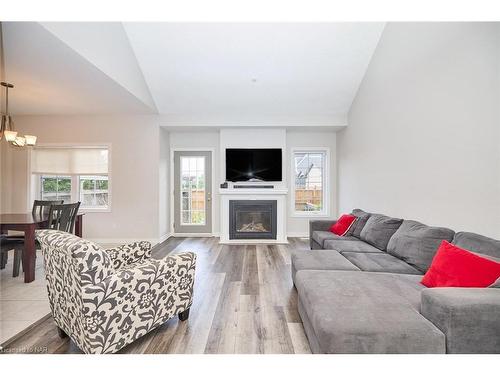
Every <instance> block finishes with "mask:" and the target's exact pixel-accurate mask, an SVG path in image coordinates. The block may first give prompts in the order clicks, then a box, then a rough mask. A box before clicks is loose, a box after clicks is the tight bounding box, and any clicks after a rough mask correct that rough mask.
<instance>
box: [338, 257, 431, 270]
mask: <svg viewBox="0 0 500 375" xmlns="http://www.w3.org/2000/svg"><path fill="white" fill-rule="evenodd" d="M342 255H343V256H345V257H346V258H347V259H348V260H349V261H350V262H351V263H353V264H354V265H355V266H357V267H358V268H359V269H360V270H361V271H368V272H390V273H403V274H408V275H421V274H422V272H420V271H419V270H417V269H416V268H413V267H412V266H410V265H409V264H407V263H405V262H403V261H402V260H401V259H398V258H396V257H394V256H392V255H389V254H386V253H382V252H380V253H350V252H343V253H342Z"/></svg>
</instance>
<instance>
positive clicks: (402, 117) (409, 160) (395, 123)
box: [338, 23, 500, 238]
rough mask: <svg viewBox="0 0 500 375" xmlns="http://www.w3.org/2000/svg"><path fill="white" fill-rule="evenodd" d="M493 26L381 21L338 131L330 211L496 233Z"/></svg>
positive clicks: (499, 163)
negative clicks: (335, 199)
mask: <svg viewBox="0 0 500 375" xmlns="http://www.w3.org/2000/svg"><path fill="white" fill-rule="evenodd" d="M499 25H500V24H498V23H497V24H494V23H391V24H388V25H387V26H386V29H385V31H384V33H383V35H382V37H381V39H380V42H379V45H378V47H377V49H376V51H375V54H374V55H373V58H372V61H371V63H370V66H369V68H368V70H367V73H366V75H365V78H364V80H363V82H362V84H361V86H360V89H359V91H358V94H357V96H356V98H355V100H354V103H353V105H352V107H351V110H350V113H349V125H348V127H347V129H346V130H343V131H341V132H339V133H338V157H339V161H338V162H339V211H341V212H345V211H349V210H351V209H352V208H354V207H360V208H363V209H366V210H368V211H375V212H382V213H386V214H388V215H393V216H400V217H403V218H412V219H417V220H421V221H423V222H424V223H427V224H430V225H442V226H448V227H451V228H452V229H455V230H469V231H475V232H478V233H482V234H484V235H489V236H494V237H497V238H500V51H499V48H500V26H499Z"/></svg>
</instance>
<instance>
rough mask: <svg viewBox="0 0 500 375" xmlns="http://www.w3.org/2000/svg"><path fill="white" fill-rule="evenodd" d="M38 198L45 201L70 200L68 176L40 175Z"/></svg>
mask: <svg viewBox="0 0 500 375" xmlns="http://www.w3.org/2000/svg"><path fill="white" fill-rule="evenodd" d="M40 199H42V200H47V201H55V200H63V201H64V203H70V202H71V177H70V176H40Z"/></svg>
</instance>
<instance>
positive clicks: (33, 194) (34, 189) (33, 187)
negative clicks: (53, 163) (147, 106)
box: [26, 143, 113, 213]
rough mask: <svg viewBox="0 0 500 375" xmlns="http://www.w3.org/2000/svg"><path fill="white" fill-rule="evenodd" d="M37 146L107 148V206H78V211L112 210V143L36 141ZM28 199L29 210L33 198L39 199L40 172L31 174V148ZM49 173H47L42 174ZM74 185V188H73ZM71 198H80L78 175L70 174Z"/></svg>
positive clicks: (106, 211) (76, 199)
mask: <svg viewBox="0 0 500 375" xmlns="http://www.w3.org/2000/svg"><path fill="white" fill-rule="evenodd" d="M37 148H106V149H107V150H108V173H107V176H108V206H107V207H102V208H100V207H80V209H79V212H82V213H85V212H92V213H94V212H96V213H97V212H102V213H108V212H112V196H113V194H112V191H113V182H112V180H113V178H112V159H113V158H112V154H113V150H112V145H111V143H37V145H36V146H35V149H37ZM28 166H29V168H28V177H29V178H28V181H29V185H30V186H29V189H28V201H27V202H26V206H27V208H28V209H29V210H30V211H31V206H32V205H33V200H35V199H40V197H39V195H40V178H39V177H40V174H36V175H35V174H33V172H32V168H31V149H30V150H29V153H28ZM43 175H44V176H45V175H49V174H43ZM73 186H75V187H76V188H73ZM71 200H72V201H73V202H78V201H79V200H80V184H79V176H78V175H73V176H71Z"/></svg>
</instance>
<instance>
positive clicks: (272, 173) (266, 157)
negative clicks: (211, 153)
mask: <svg viewBox="0 0 500 375" xmlns="http://www.w3.org/2000/svg"><path fill="white" fill-rule="evenodd" d="M281 180H282V177H281V149H280V148H227V149H226V181H232V182H239V181H281Z"/></svg>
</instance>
